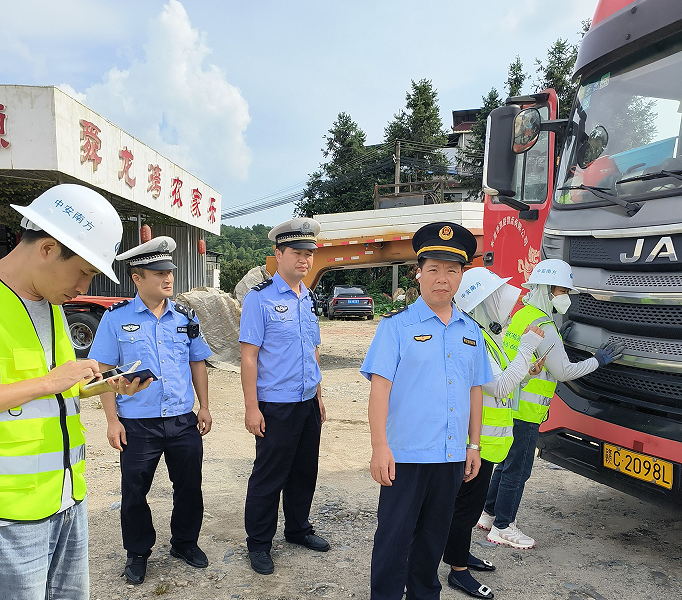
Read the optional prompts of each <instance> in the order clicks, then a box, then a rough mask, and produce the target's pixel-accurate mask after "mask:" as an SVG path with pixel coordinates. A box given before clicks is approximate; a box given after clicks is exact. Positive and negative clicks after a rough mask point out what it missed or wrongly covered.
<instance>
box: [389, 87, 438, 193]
mask: <svg viewBox="0 0 682 600" xmlns="http://www.w3.org/2000/svg"><path fill="white" fill-rule="evenodd" d="M411 84H412V89H411V91H409V92H407V94H406V95H405V108H404V109H401V110H400V111H399V112H398V113H397V114H395V115H393V120H392V121H389V123H388V125H386V128H385V129H384V140H385V141H386V143H387V145H389V146H390V147H391V148H392V149H393V148H395V147H396V142H397V141H398V140H400V142H401V152H400V161H401V166H402V167H403V168H402V169H401V170H402V171H403V172H407V173H410V174H412V175H413V176H414V177H415V178H416V179H420V180H425V179H432V178H433V175H434V174H444V173H445V172H446V170H447V165H448V160H447V158H446V156H445V155H444V154H443V153H442V152H439V151H438V148H441V147H443V146H445V144H446V143H447V139H448V136H447V133H446V132H445V131H444V130H443V121H442V120H441V118H440V109H439V107H438V92H437V91H436V89H434V87H433V83H432V82H431V81H430V80H428V79H421V80H420V81H418V82H416V83H415V82H414V81H412V82H411Z"/></svg>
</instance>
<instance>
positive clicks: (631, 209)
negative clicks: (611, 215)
mask: <svg viewBox="0 0 682 600" xmlns="http://www.w3.org/2000/svg"><path fill="white" fill-rule="evenodd" d="M557 189H558V190H585V191H586V192H592V193H593V194H594V195H595V196H596V197H597V198H600V199H602V200H607V201H608V202H611V204H618V205H619V206H622V207H623V208H625V209H627V212H628V217H632V216H634V215H636V214H637V211H638V210H639V209H640V208H642V205H641V204H636V203H634V202H628V201H627V200H622V199H621V198H619V197H618V196H616V195H615V194H612V193H611V192H609V191H608V188H601V187H596V186H594V185H585V184H584V183H581V184H580V185H565V186H563V187H560V188H557Z"/></svg>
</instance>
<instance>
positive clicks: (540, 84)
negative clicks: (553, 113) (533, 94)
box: [535, 38, 578, 119]
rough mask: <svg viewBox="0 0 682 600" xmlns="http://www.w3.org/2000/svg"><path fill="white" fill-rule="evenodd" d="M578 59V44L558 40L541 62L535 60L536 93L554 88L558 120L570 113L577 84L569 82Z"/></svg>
mask: <svg viewBox="0 0 682 600" xmlns="http://www.w3.org/2000/svg"><path fill="white" fill-rule="evenodd" d="M577 57H578V44H570V43H569V42H568V40H564V39H561V38H559V39H558V40H557V41H556V42H554V43H553V44H552V45H551V46H550V47H549V50H548V52H547V58H546V60H545V61H544V62H543V61H541V60H538V59H536V60H535V66H536V67H537V75H538V80H537V82H536V84H535V89H536V91H538V92H540V91H542V90H544V89H547V88H554V90H555V91H556V94H557V97H558V98H559V118H560V119H565V118H567V117H568V115H569V113H570V112H571V105H572V104H573V98H574V97H575V93H576V91H577V84H576V83H573V82H572V81H571V75H572V73H573V65H574V64H575V59H576V58H577Z"/></svg>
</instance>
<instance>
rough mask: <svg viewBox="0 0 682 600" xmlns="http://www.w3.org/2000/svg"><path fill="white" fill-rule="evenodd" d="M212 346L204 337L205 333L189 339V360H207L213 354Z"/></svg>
mask: <svg viewBox="0 0 682 600" xmlns="http://www.w3.org/2000/svg"><path fill="white" fill-rule="evenodd" d="M211 354H213V352H211V348H210V347H209V345H208V343H207V342H206V340H205V339H204V335H203V334H200V335H199V336H198V337H195V338H193V339H190V341H189V360H190V361H192V362H194V361H198V360H206V359H207V358H208V357H209V356H211Z"/></svg>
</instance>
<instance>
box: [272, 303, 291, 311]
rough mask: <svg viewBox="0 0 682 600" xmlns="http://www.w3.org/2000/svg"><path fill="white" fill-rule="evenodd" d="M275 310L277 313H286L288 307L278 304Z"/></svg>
mask: <svg viewBox="0 0 682 600" xmlns="http://www.w3.org/2000/svg"><path fill="white" fill-rule="evenodd" d="M275 310H276V311H277V312H278V313H283V312H287V311H288V310H289V307H288V306H287V305H286V304H278V305H277V306H275Z"/></svg>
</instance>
